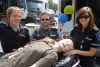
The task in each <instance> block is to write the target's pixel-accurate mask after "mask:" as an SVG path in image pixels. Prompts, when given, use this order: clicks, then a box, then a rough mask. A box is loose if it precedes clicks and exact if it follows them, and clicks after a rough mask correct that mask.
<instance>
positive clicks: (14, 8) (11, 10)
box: [6, 6, 21, 18]
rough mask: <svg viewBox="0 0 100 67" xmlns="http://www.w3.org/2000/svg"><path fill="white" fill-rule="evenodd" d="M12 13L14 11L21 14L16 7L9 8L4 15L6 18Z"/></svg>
mask: <svg viewBox="0 0 100 67" xmlns="http://www.w3.org/2000/svg"><path fill="white" fill-rule="evenodd" d="M13 11H16V12H20V13H21V10H20V8H19V7H16V6H12V7H9V8H8V9H7V13H6V14H7V18H9V17H10V15H11V14H12V13H13Z"/></svg>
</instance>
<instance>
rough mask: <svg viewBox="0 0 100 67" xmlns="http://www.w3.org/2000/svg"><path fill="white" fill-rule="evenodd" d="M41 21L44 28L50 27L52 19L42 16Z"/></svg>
mask: <svg viewBox="0 0 100 67" xmlns="http://www.w3.org/2000/svg"><path fill="white" fill-rule="evenodd" d="M40 20H41V24H42V25H43V26H44V27H48V26H50V17H49V16H48V15H42V16H41V19H40Z"/></svg>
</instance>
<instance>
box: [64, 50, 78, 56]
mask: <svg viewBox="0 0 100 67" xmlns="http://www.w3.org/2000/svg"><path fill="white" fill-rule="evenodd" d="M78 53H79V50H69V51H67V52H65V53H64V55H65V56H66V55H72V54H78Z"/></svg>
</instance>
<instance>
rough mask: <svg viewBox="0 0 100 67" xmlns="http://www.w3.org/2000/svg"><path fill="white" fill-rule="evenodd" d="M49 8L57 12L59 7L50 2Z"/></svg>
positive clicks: (50, 0) (51, 0) (49, 0)
mask: <svg viewBox="0 0 100 67" xmlns="http://www.w3.org/2000/svg"><path fill="white" fill-rule="evenodd" d="M48 6H49V8H50V9H53V10H57V9H58V5H57V4H56V3H53V0H48Z"/></svg>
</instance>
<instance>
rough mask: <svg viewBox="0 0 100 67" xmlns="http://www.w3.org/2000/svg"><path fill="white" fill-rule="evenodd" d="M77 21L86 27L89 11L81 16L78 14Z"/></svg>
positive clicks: (88, 20)
mask: <svg viewBox="0 0 100 67" xmlns="http://www.w3.org/2000/svg"><path fill="white" fill-rule="evenodd" d="M79 22H80V23H81V24H82V26H83V28H86V27H87V26H88V23H89V22H90V15H89V13H87V12H86V13H84V14H83V15H82V16H80V17H79Z"/></svg>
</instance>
